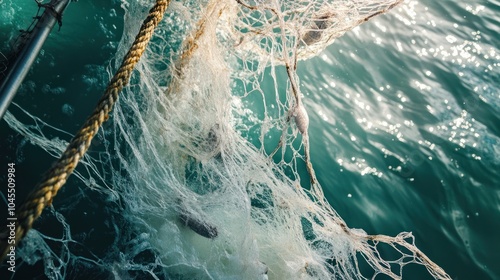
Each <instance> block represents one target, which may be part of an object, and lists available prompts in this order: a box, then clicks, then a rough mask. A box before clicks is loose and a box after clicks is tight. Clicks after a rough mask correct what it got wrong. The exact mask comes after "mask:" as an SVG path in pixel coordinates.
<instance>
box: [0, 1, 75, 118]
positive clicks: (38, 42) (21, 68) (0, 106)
mask: <svg viewBox="0 0 500 280" xmlns="http://www.w3.org/2000/svg"><path fill="white" fill-rule="evenodd" d="M69 2H70V0H52V1H51V2H50V3H49V4H45V5H46V6H45V5H44V6H45V11H44V12H43V14H42V16H41V18H40V19H39V20H38V22H37V24H36V25H35V27H34V28H33V30H32V31H31V32H32V35H31V38H30V39H29V40H28V42H27V43H26V44H25V45H24V47H23V49H22V50H21V52H20V53H19V55H18V56H17V58H16V60H15V62H14V64H12V66H11V67H10V69H9V71H8V73H7V76H5V78H4V80H3V82H2V85H0V119H2V118H3V115H4V114H5V112H6V111H7V108H8V107H9V105H10V103H11V102H12V99H14V96H15V95H16V93H17V90H18V88H19V86H21V83H22V82H23V80H24V78H25V77H26V75H27V74H28V72H29V70H30V68H31V65H32V64H33V62H34V61H35V58H36V57H37V56H38V53H39V52H40V49H41V48H42V46H43V43H44V42H45V39H47V36H49V33H50V31H51V30H52V28H53V27H54V25H55V23H56V22H57V18H56V16H57V15H62V13H63V12H64V10H65V9H66V7H67V6H68V4H69ZM47 7H51V8H47Z"/></svg>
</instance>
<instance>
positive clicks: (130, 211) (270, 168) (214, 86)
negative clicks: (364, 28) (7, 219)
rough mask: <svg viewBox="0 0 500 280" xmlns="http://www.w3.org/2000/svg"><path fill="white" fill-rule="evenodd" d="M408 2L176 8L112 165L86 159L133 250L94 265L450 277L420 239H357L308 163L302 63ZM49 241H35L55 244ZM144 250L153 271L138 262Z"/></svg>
mask: <svg viewBox="0 0 500 280" xmlns="http://www.w3.org/2000/svg"><path fill="white" fill-rule="evenodd" d="M143 2H148V1H131V2H130V3H126V5H124V7H126V10H127V13H126V18H125V31H124V37H123V39H122V42H121V47H120V51H119V54H117V57H122V55H120V53H122V54H123V53H124V52H125V51H126V50H127V49H128V46H129V45H130V43H131V40H132V39H133V36H134V35H135V34H136V32H137V28H138V26H139V25H140V22H141V21H142V19H143V18H144V12H145V11H146V10H147V8H149V6H150V5H151V3H143ZM399 2H401V1H400V0H359V1H358V0H350V1H321V0H316V1H278V0H271V1H265V0H263V1H243V0H241V1H222V0H212V1H209V2H204V1H180V2H172V3H171V5H170V7H169V9H168V14H167V15H166V19H165V20H164V21H163V22H162V23H161V25H160V27H159V29H158V30H157V32H156V35H155V37H154V39H153V41H152V42H151V44H150V46H149V47H148V51H147V53H146V54H145V56H144V57H143V58H142V60H141V63H140V64H139V66H138V69H137V70H136V71H135V72H134V74H133V77H132V79H131V84H130V86H129V87H127V88H126V90H125V92H124V93H123V94H122V95H121V97H120V100H119V103H118V105H117V107H116V108H115V110H114V112H113V117H112V119H111V124H107V125H106V126H105V128H104V132H103V133H102V135H103V136H104V137H105V138H106V139H107V140H109V141H110V143H111V144H107V145H106V152H105V153H102V155H103V156H105V157H106V160H104V159H103V158H104V157H101V158H94V159H92V158H90V157H88V158H87V159H86V161H85V162H86V164H87V166H91V167H92V168H91V170H93V171H91V172H90V173H92V174H94V175H93V176H94V177H96V179H99V178H98V177H97V176H100V180H97V181H107V184H108V185H109V186H112V187H97V189H99V190H100V191H101V192H102V193H106V194H108V195H109V196H110V197H118V196H119V199H118V198H117V200H119V201H121V202H123V203H122V204H121V205H122V206H119V208H120V209H119V210H117V211H118V212H120V214H121V215H123V217H124V218H125V220H126V221H127V224H128V225H130V227H120V226H117V232H120V236H128V237H129V239H130V240H128V241H127V242H126V243H125V247H126V249H124V248H117V249H110V250H111V251H112V250H116V251H114V252H113V254H114V256H116V255H119V256H120V257H119V258H118V259H117V258H110V257H109V258H102V259H98V260H92V259H93V258H92V257H88V258H85V261H87V262H89V261H91V262H93V263H94V264H95V265H98V266H100V267H102V268H104V269H106V270H110V271H112V272H113V273H114V274H115V276H117V277H125V278H128V277H134V276H133V274H131V273H130V271H144V272H148V273H149V274H150V275H152V276H153V277H155V278H161V277H166V278H176V279H267V278H270V279H379V276H382V275H385V276H389V277H390V278H394V279H399V278H401V277H402V274H403V270H404V267H405V266H407V265H408V264H419V265H422V266H424V267H426V268H427V270H428V272H429V273H430V275H432V276H433V277H435V278H437V279H441V278H448V276H447V275H446V273H445V272H444V271H442V270H441V269H440V268H439V267H438V266H436V265H434V264H433V263H432V262H431V261H430V260H429V259H427V257H425V255H423V254H422V253H421V252H420V251H419V250H418V249H417V248H416V247H415V245H414V240H413V237H412V235H411V234H410V233H401V234H400V235H398V236H396V237H394V238H393V237H388V236H369V235H367V234H366V233H365V232H364V231H362V230H356V229H350V228H348V226H347V225H346V224H345V223H344V221H343V220H342V219H341V218H340V217H339V215H338V214H337V213H336V212H335V211H334V210H333V208H332V207H331V206H330V205H329V204H328V202H327V201H326V199H325V198H324V197H323V193H322V186H321V185H320V184H319V182H318V180H317V179H316V178H315V175H314V169H313V167H312V164H311V159H310V156H309V144H308V143H309V141H308V138H309V137H313V136H312V135H309V134H308V121H309V120H308V117H307V108H306V107H305V106H304V104H303V103H302V98H303V95H302V94H301V92H300V83H299V77H298V75H297V74H296V69H297V68H298V67H300V64H298V61H299V60H303V59H307V58H309V57H312V56H314V55H316V54H318V53H319V52H320V51H321V50H323V49H324V48H325V47H326V46H328V45H329V44H331V43H332V42H333V40H334V39H335V38H337V37H339V36H341V35H342V34H344V33H345V32H346V31H348V30H350V29H352V28H354V27H356V26H357V25H359V24H361V23H363V22H364V21H366V20H369V19H370V18H371V17H373V16H376V15H378V14H381V13H384V12H386V11H388V10H389V9H391V8H392V7H394V6H396V5H397V4H398V3H399ZM271 89H272V90H271ZM8 121H9V124H10V125H11V126H12V127H15V128H16V127H17V128H20V127H22V125H20V124H16V122H15V120H14V119H13V118H12V116H11V115H8ZM24 134H25V135H30V134H31V136H28V137H34V135H36V134H38V133H37V132H27V131H25V132H24ZM45 144H46V143H45ZM45 149H47V150H50V148H48V147H45ZM92 162H94V163H95V164H98V165H103V167H102V168H103V171H98V168H96V167H95V166H94V165H93V164H92ZM86 182H87V183H88V184H89V185H92V184H94V183H95V181H93V183H92V184H91V183H89V181H88V180H87V181H86ZM94 187H95V185H94ZM328 187H332V188H334V187H335V186H328ZM117 194H119V195H117ZM117 205H119V204H117ZM117 207H118V206H117ZM60 222H61V223H63V224H65V222H64V220H63V219H61V220H60ZM36 234H38V233H36V231H35V232H34V233H30V235H29V236H28V240H31V241H32V242H43V239H40V238H38V239H37V238H35V237H34V236H35V235H36ZM67 235H68V236H69V237H67V238H71V236H70V234H69V233H68V234H67ZM37 236H38V235H37ZM29 250H30V249H29V246H26V249H25V252H26V253H25V255H29V253H30V251H29ZM145 251H150V252H153V255H154V257H153V258H152V260H150V261H148V262H147V263H145V262H144V261H142V262H141V261H138V260H137V256H138V255H140V254H141V253H144V252H145ZM117 252H120V253H117ZM68 254H69V255H70V256H72V258H74V259H75V260H78V259H79V257H78V256H77V254H75V253H68ZM111 255H112V253H109V256H111ZM53 257H54V258H57V256H56V254H54V256H53ZM59 257H60V255H59ZM60 258H61V259H60V262H61V263H65V262H67V261H65V260H63V259H62V257H60ZM81 259H83V257H81ZM46 265H48V264H47V263H46ZM51 266H54V265H53V264H51ZM158 269H160V270H161V271H162V273H163V274H162V275H163V276H158ZM63 276H65V274H64V273H61V274H59V275H55V276H54V274H52V277H53V278H59V277H63Z"/></svg>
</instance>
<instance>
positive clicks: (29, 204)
mask: <svg viewBox="0 0 500 280" xmlns="http://www.w3.org/2000/svg"><path fill="white" fill-rule="evenodd" d="M169 3H170V0H157V1H156V4H155V6H154V7H153V8H151V10H150V11H149V14H148V16H147V18H146V19H145V20H144V21H143V23H142V26H141V29H140V31H139V34H138V35H137V36H136V38H135V41H134V43H133V44H132V46H131V47H130V49H129V51H128V53H127V55H126V56H125V58H124V59H123V62H122V65H121V66H120V69H119V70H118V71H117V72H116V74H115V75H114V77H113V78H112V79H111V81H110V83H109V84H108V87H107V89H106V91H105V93H104V95H103V96H102V97H101V99H100V100H99V102H98V104H97V106H96V108H95V109H94V112H93V113H92V115H91V116H90V117H89V118H88V119H87V120H86V121H85V124H84V125H83V126H82V128H81V129H80V131H78V133H77V134H76V135H75V137H73V139H72V140H71V142H70V143H69V145H68V147H67V148H66V151H64V153H63V154H62V156H61V158H59V160H58V161H57V162H55V164H54V165H53V166H52V167H51V168H50V169H49V171H47V173H45V175H44V177H43V179H42V181H41V183H39V184H38V185H37V186H36V187H35V189H34V190H33V191H32V192H31V193H30V194H28V197H27V198H26V200H25V201H24V203H23V204H22V205H21V207H20V208H19V210H18V212H17V214H16V218H17V221H16V229H15V243H14V244H8V242H7V235H5V236H2V238H1V240H0V253H1V255H0V263H1V262H3V260H4V259H5V256H6V254H7V251H8V250H9V247H10V246H17V244H19V242H20V241H21V240H22V238H23V237H24V236H26V234H27V233H28V231H29V230H30V229H31V227H32V225H33V222H34V221H35V220H36V219H37V218H38V217H39V216H40V215H41V214H42V211H43V209H44V208H45V207H47V206H49V205H51V203H52V200H53V199H54V197H55V196H56V195H57V192H58V191H59V189H60V188H61V187H62V186H63V185H64V183H65V182H66V180H67V179H68V177H69V176H70V175H71V173H72V172H73V170H74V169H75V167H76V166H77V165H78V162H79V161H80V159H81V158H82V157H83V156H84V155H85V153H86V152H87V150H88V148H89V146H90V143H91V141H92V139H93V138H94V136H95V135H96V133H97V131H98V130H99V128H100V127H101V125H102V124H103V123H104V122H105V121H106V120H107V119H108V118H109V113H110V112H111V111H112V109H113V105H114V104H115V102H116V101H117V99H118V94H119V93H120V91H121V90H122V89H123V87H124V86H125V85H127V83H128V81H129V79H130V75H131V74H132V71H133V70H134V67H135V65H136V64H137V62H139V59H140V58H141V56H142V54H143V52H144V50H145V49H146V46H147V44H148V42H149V40H150V39H151V37H152V36H153V32H154V30H155V28H156V27H157V26H158V24H159V23H160V21H161V20H162V18H163V14H164V13H165V10H166V9H167V6H168V4H169Z"/></svg>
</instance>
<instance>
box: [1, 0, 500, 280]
mask: <svg viewBox="0 0 500 280" xmlns="http://www.w3.org/2000/svg"><path fill="white" fill-rule="evenodd" d="M409 2H410V3H409V4H408V6H407V7H411V8H412V12H413V13H411V14H412V16H408V15H407V14H406V13H403V11H402V10H398V9H399V8H397V9H395V10H394V11H391V12H390V13H388V14H386V15H382V16H379V17H377V18H375V19H373V20H371V21H369V22H368V23H366V24H363V25H361V26H360V27H359V28H356V29H355V30H352V31H349V32H347V33H346V34H345V35H344V36H342V37H341V38H339V39H338V40H336V41H335V42H334V43H333V44H332V45H331V46H330V47H328V48H327V49H326V50H325V51H323V52H322V53H321V54H319V55H318V56H317V57H315V58H312V59H309V60H307V61H302V62H299V67H298V69H299V70H298V75H299V77H300V82H301V84H300V86H301V89H302V92H303V93H304V95H305V96H304V104H305V106H306V108H307V110H308V112H309V117H310V128H309V134H310V135H311V157H312V163H313V165H314V167H315V171H316V174H317V176H318V178H319V181H320V183H321V184H322V185H323V186H327V187H326V189H325V190H324V191H325V194H326V195H327V198H328V200H329V201H330V203H331V204H332V206H333V207H334V209H335V210H336V211H337V212H338V213H339V214H340V216H341V217H342V218H343V219H344V220H345V221H346V222H347V224H348V225H349V226H350V227H351V228H362V229H364V230H365V231H366V232H368V233H370V234H378V233H379V234H387V235H396V234H398V233H399V232H401V231H411V232H413V234H414V236H415V240H416V241H415V243H416V245H417V246H418V247H419V248H420V249H421V250H422V251H423V252H424V253H426V254H427V256H428V257H430V259H432V260H433V261H434V262H436V263H437V264H439V265H440V266H441V267H442V268H443V269H444V270H445V271H446V272H447V273H448V274H449V275H450V276H451V277H452V278H453V279H500V265H499V264H500V242H499V241H498V237H499V236H500V174H499V171H500V85H499V81H500V71H499V66H500V49H499V46H500V39H499V34H498V30H500V22H499V18H498V15H499V14H500V2H499V1H497V0H491V1H486V0H480V1H473V3H472V2H471V1H466V0H457V1H430V0H425V1H424V0H422V1H409ZM36 10H37V7H36V4H35V3H34V1H28V0H22V1H15V0H0V51H1V52H2V53H3V54H6V55H7V54H8V53H9V50H10V43H11V42H12V41H13V40H15V38H17V36H18V34H19V29H26V28H27V27H28V26H29V24H30V23H31V18H32V17H33V16H34V15H35V13H36ZM123 14H124V12H123V10H122V8H121V7H120V1H96V0H94V1H78V2H74V3H71V4H70V6H69V7H68V9H67V11H66V13H65V15H64V19H63V26H62V27H61V29H60V30H59V31H58V30H57V27H56V28H55V29H54V30H53V32H52V33H51V35H50V37H49V38H48V40H47V42H46V44H45V45H44V47H43V50H42V52H41V54H40V56H39V58H38V59H37V60H36V62H35V64H34V65H33V68H32V70H31V71H30V73H29V75H28V77H27V78H26V80H25V82H24V83H23V86H22V87H21V88H20V90H19V92H18V95H17V97H16V98H15V100H14V102H15V103H16V104H18V105H19V106H20V107H22V108H23V109H24V110H27V111H29V112H30V113H31V114H33V115H36V116H38V117H40V118H41V119H42V120H43V121H45V122H47V123H49V124H51V125H53V126H55V127H57V128H60V129H62V130H64V131H67V132H69V133H75V132H76V131H77V130H78V128H79V127H80V126H81V125H82V123H83V121H84V120H85V118H86V117H87V116H88V114H90V112H91V111H92V109H93V107H94V105H95V104H96V102H97V100H98V99H99V97H100V96H101V94H102V92H103V91H104V88H105V86H106V84H107V82H108V80H109V78H110V75H111V74H110V73H108V72H107V68H108V66H109V65H114V61H113V59H114V54H115V52H116V48H117V45H118V42H119V41H120V38H121V35H122V30H123ZM402 15H405V16H406V17H407V19H406V21H403V20H401V18H400V17H401V16H402ZM1 57H2V56H0V62H1ZM1 69H2V68H1V63H0V77H1V75H2V70H1ZM10 112H12V113H13V114H14V115H15V116H16V117H19V118H20V120H22V121H25V122H26V123H28V124H32V125H33V124H34V123H33V121H32V120H30V119H29V118H26V116H25V115H24V114H22V112H21V111H20V109H19V108H18V107H16V106H11V108H10ZM46 133H47V135H46V136H47V137H50V138H52V137H59V138H61V139H65V140H69V139H70V136H69V135H67V134H64V133H61V132H57V131H55V130H52V129H48V130H47V132H46ZM104 133H106V132H104ZM110 139H111V138H110ZM96 140H97V143H96V144H95V145H94V147H95V149H94V150H92V149H91V151H90V153H91V154H92V153H94V154H97V152H98V151H99V149H100V145H107V144H108V143H106V141H108V140H104V138H102V137H98V138H97V139H96ZM271 149H272V148H271ZM53 160H54V158H53V157H52V156H50V155H49V154H47V153H46V152H44V151H42V150H41V149H40V148H37V147H35V146H34V145H32V144H30V143H29V142H28V141H26V140H25V139H23V137H22V136H20V135H18V134H16V133H15V132H13V131H12V130H11V129H10V128H9V127H8V126H7V124H6V123H5V121H0V189H1V190H2V193H3V194H4V196H5V194H6V187H5V185H6V183H5V182H6V173H7V171H6V169H7V167H6V166H7V163H11V162H15V163H16V179H17V181H16V184H17V186H16V192H17V194H18V195H19V198H18V201H19V203H20V201H21V200H22V197H23V196H25V195H26V194H27V193H28V191H29V190H30V189H31V188H32V187H33V186H34V185H35V184H36V182H37V181H38V180H39V178H40V176H41V174H42V173H43V172H44V171H46V170H47V169H48V167H49V166H50V164H51V163H52V162H53ZM80 170H83V171H84V170H85V169H84V168H81V169H80ZM0 204H1V206H0V220H1V221H5V218H6V215H7V214H6V208H7V206H6V203H5V200H3V201H2V202H1V203H0ZM103 205H104V206H106V205H107V204H106V201H105V199H103V198H101V197H100V196H99V193H96V192H92V191H88V190H86V187H85V186H84V184H83V183H81V182H80V181H79V180H77V179H76V178H74V177H72V178H71V179H70V180H69V181H68V183H67V186H66V187H65V188H63V189H62V190H61V191H60V193H59V194H58V196H57V197H56V199H55V201H54V207H55V208H57V209H58V210H59V211H61V212H64V213H65V219H66V222H68V223H69V224H70V225H71V232H72V235H73V236H72V237H73V239H74V240H79V242H80V241H82V242H83V241H85V244H86V245H85V246H86V247H87V248H88V249H82V247H81V246H80V247H78V246H76V245H75V250H77V251H78V253H79V254H80V255H81V256H84V257H88V258H91V257H92V254H96V255H98V256H99V255H101V256H102V255H104V254H105V251H106V247H107V246H112V244H114V243H113V242H115V241H116V240H117V239H118V238H120V237H119V236H114V230H113V226H112V225H113V224H124V223H126V222H125V221H122V220H120V215H119V213H114V212H113V210H112V208H108V207H103ZM2 209H5V210H2ZM89 225H91V226H89ZM35 228H37V229H38V230H39V231H40V232H42V233H44V234H46V235H48V236H52V237H54V238H60V237H61V236H62V235H63V233H64V229H63V228H62V227H60V225H59V223H58V222H57V217H56V216H55V215H54V213H53V212H51V211H50V210H46V212H45V213H44V214H43V215H42V217H41V219H40V221H38V222H37V223H35ZM89 228H92V229H93V230H92V231H90V232H89V231H88V229H89ZM92 232H95V233H94V234H93V233H92ZM123 238H126V237H123ZM68 246H70V247H71V246H74V244H69V245H68ZM91 252H92V253H91ZM150 257H151V256H147V255H145V256H143V258H144V261H147V260H148V258H150ZM117 258H118V256H117ZM16 270H17V272H16V274H15V276H14V279H44V276H43V275H44V268H43V266H42V265H41V264H40V262H38V263H36V264H33V265H31V264H29V262H28V261H27V262H24V263H23V262H21V261H19V263H18V267H17V269H16ZM67 270H68V271H69V272H68V273H67V275H68V277H67V278H68V279H105V278H106V277H107V276H108V274H106V273H105V272H101V271H95V270H93V266H92V265H91V264H89V265H88V267H86V266H83V265H80V264H79V265H72V264H71V263H70V264H68V265H67ZM0 275H1V277H0V278H1V279H10V278H9V277H10V272H8V271H6V267H5V266H3V267H1V269H0ZM404 275H405V276H404V279H428V276H424V275H426V274H425V273H423V272H422V271H421V270H419V269H418V268H415V270H413V268H411V266H410V267H409V269H408V272H407V273H405V274H404ZM142 277H146V276H145V275H141V274H138V275H137V278H138V279H142ZM425 277H427V278H425ZM146 279H149V278H146ZM377 279H378V278H377Z"/></svg>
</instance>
